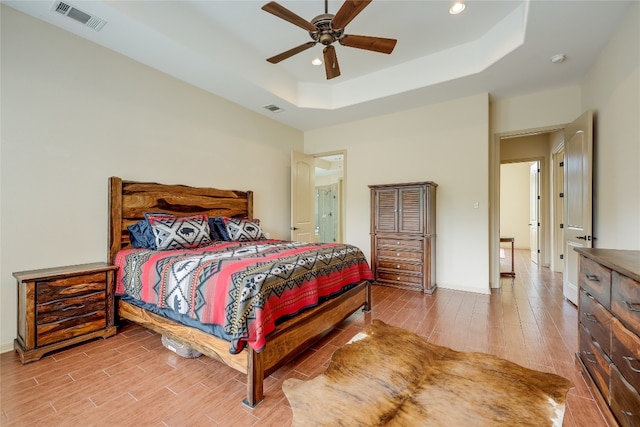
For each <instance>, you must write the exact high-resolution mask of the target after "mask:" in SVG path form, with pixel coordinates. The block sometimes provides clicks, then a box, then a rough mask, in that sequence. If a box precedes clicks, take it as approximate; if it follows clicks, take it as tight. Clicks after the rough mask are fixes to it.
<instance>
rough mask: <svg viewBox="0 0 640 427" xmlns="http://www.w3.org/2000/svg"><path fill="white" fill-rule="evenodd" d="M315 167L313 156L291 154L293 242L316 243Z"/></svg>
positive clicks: (293, 152) (294, 152)
mask: <svg viewBox="0 0 640 427" xmlns="http://www.w3.org/2000/svg"><path fill="white" fill-rule="evenodd" d="M314 198H315V165H314V158H313V156H307V155H306V154H304V153H298V152H296V151H292V152H291V240H294V241H298V242H314V241H315V227H316V224H315V200H314Z"/></svg>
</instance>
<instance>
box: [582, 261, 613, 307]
mask: <svg viewBox="0 0 640 427" xmlns="http://www.w3.org/2000/svg"><path fill="white" fill-rule="evenodd" d="M578 280H579V282H580V287H582V288H584V289H585V290H586V291H587V292H589V293H590V294H591V295H592V296H594V297H595V299H597V300H598V301H599V302H600V304H602V305H603V306H605V307H606V308H607V309H611V270H610V269H608V268H607V267H604V266H602V265H600V264H598V263H597V262H595V261H592V260H591V259H589V258H586V257H584V256H581V257H580V274H579V278H578Z"/></svg>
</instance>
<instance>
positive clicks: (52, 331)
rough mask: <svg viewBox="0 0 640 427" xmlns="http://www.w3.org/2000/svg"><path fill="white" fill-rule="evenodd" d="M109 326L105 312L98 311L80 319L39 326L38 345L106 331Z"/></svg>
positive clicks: (74, 318) (69, 319)
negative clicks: (102, 330)
mask: <svg viewBox="0 0 640 427" xmlns="http://www.w3.org/2000/svg"><path fill="white" fill-rule="evenodd" d="M106 326H107V316H106V313H105V311H104V310H103V311H97V312H94V313H90V314H86V315H84V316H80V317H72V318H68V319H66V320H61V321H59V322H54V323H45V324H43V325H38V328H37V335H38V338H37V340H36V341H37V345H38V346H39V347H40V346H45V345H48V344H52V343H56V342H60V341H64V340H68V339H70V338H74V337H77V336H80V335H85V334H88V333H90V332H95V331H98V330H101V329H104V328H105V327H106Z"/></svg>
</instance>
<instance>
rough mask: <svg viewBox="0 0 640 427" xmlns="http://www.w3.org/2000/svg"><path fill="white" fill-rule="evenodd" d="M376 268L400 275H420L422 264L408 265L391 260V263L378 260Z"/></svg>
mask: <svg viewBox="0 0 640 427" xmlns="http://www.w3.org/2000/svg"><path fill="white" fill-rule="evenodd" d="M378 268H381V269H384V270H395V271H397V272H398V273H402V272H403V271H410V272H414V273H422V263H408V262H402V261H397V262H393V260H391V261H387V260H380V261H379V262H378Z"/></svg>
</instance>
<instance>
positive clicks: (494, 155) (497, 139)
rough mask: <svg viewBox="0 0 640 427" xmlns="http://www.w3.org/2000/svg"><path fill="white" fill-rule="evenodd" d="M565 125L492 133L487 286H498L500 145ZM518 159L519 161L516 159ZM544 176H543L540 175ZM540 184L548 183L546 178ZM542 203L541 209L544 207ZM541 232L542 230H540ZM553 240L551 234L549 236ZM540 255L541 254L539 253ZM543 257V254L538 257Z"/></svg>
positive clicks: (545, 168)
mask: <svg viewBox="0 0 640 427" xmlns="http://www.w3.org/2000/svg"><path fill="white" fill-rule="evenodd" d="M566 126H567V125H566V124H564V125H551V126H543V127H539V128H532V129H525V130H517V131H510V132H498V133H494V134H493V141H492V142H491V143H490V144H489V286H490V288H500V287H501V281H500V164H501V163H502V162H501V158H500V145H501V142H502V140H503V139H507V138H513V137H520V136H530V135H535V134H540V133H551V132H555V131H559V130H562V129H564V128H565V127H566ZM536 160H539V158H535V159H533V158H531V159H522V161H536ZM518 161H521V160H520V159H518ZM544 163H545V162H544V159H543V162H542V163H541V168H540V169H541V173H544V174H547V165H546V164H544ZM542 177H543V178H544V176H542ZM542 185H548V184H547V180H545V181H544V183H542ZM546 206H547V205H546V204H543V205H542V207H541V209H546ZM540 231H541V232H543V231H542V230H540ZM551 241H553V236H551ZM541 255H542V254H541ZM540 258H541V259H545V257H544V256H541V257H540Z"/></svg>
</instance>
